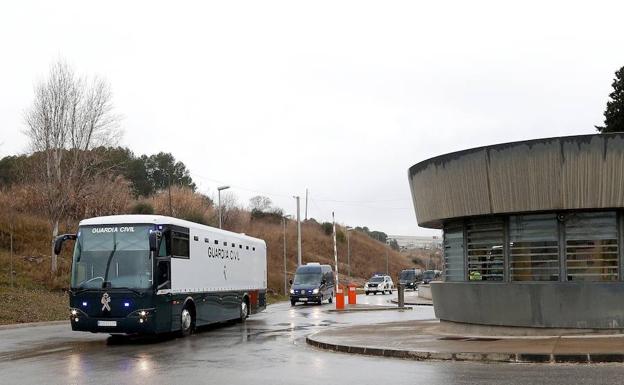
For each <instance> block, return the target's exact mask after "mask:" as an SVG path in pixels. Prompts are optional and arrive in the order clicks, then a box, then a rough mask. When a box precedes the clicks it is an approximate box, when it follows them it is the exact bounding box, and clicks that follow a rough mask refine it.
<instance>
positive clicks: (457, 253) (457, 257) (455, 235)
mask: <svg viewBox="0 0 624 385" xmlns="http://www.w3.org/2000/svg"><path fill="white" fill-rule="evenodd" d="M444 280H445V281H450V282H461V281H465V280H466V269H465V265H464V227H463V225H462V223H461V222H459V223H450V224H446V225H445V226H444Z"/></svg>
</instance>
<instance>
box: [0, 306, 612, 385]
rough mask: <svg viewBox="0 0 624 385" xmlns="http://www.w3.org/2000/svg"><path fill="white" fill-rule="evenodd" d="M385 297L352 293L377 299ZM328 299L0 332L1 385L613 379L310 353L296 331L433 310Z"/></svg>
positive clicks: (570, 369)
mask: <svg viewBox="0 0 624 385" xmlns="http://www.w3.org/2000/svg"><path fill="white" fill-rule="evenodd" d="M388 299H390V296H389V295H384V296H380V295H377V296H370V297H365V296H359V297H358V302H359V303H365V302H370V303H374V304H386V301H387V300H388ZM332 306H333V305H323V306H297V307H296V308H291V307H290V304H288V303H281V304H277V305H272V306H269V308H268V309H267V311H266V312H264V313H261V314H256V315H254V316H252V317H251V318H249V319H248V321H247V322H246V323H245V324H240V323H232V324H227V325H220V326H215V327H210V328H206V329H204V330H201V331H200V332H198V333H196V334H194V335H192V336H190V337H188V338H171V337H169V338H159V339H131V340H125V341H122V342H121V343H118V342H115V341H112V340H111V339H109V338H108V336H107V335H100V334H91V333H80V332H72V331H71V330H70V329H69V325H53V326H42V327H35V328H21V329H8V330H0V384H68V383H79V384H82V383H90V384H119V383H129V384H150V385H151V384H176V383H191V384H195V383H198V384H247V385H248V384H335V383H340V384H358V385H364V384H392V385H396V384H581V383H584V384H621V383H623V382H624V364H601V365H573V364H566V365H554V364H539V365H537V364H480V363H467V362H435V361H424V362H418V361H411V360H400V359H392V358H381V357H366V356H358V355H348V354H343V353H333V352H327V351H322V350H318V349H316V348H313V347H310V346H308V345H306V343H305V336H306V335H308V334H310V333H313V332H315V331H319V330H322V329H323V328H327V327H340V326H345V325H350V324H362V323H376V322H387V321H392V320H397V321H401V320H411V319H431V318H433V308H432V307H430V306H420V307H416V308H415V309H414V310H412V311H404V312H395V311H384V312H361V313H348V314H335V313H327V312H326V311H325V310H327V309H330V308H331V307H332Z"/></svg>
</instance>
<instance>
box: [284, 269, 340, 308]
mask: <svg viewBox="0 0 624 385" xmlns="http://www.w3.org/2000/svg"><path fill="white" fill-rule="evenodd" d="M290 285H291V286H290V304H291V305H292V306H295V304H296V303H297V302H304V303H309V302H314V303H318V304H321V303H323V301H324V300H327V302H329V303H332V302H333V299H334V293H335V292H336V285H335V281H334V272H333V270H332V268H331V266H329V265H321V264H319V263H308V264H306V265H302V266H299V267H298V268H297V271H296V272H295V279H294V280H290Z"/></svg>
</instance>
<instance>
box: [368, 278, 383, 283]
mask: <svg viewBox="0 0 624 385" xmlns="http://www.w3.org/2000/svg"><path fill="white" fill-rule="evenodd" d="M383 280H384V279H383V277H373V278H371V279H369V280H368V282H383Z"/></svg>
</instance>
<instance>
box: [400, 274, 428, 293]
mask: <svg viewBox="0 0 624 385" xmlns="http://www.w3.org/2000/svg"><path fill="white" fill-rule="evenodd" d="M422 280H423V272H422V270H421V269H406V270H401V274H399V283H401V284H403V285H405V289H412V290H416V288H418V284H419V283H420V282H422Z"/></svg>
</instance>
